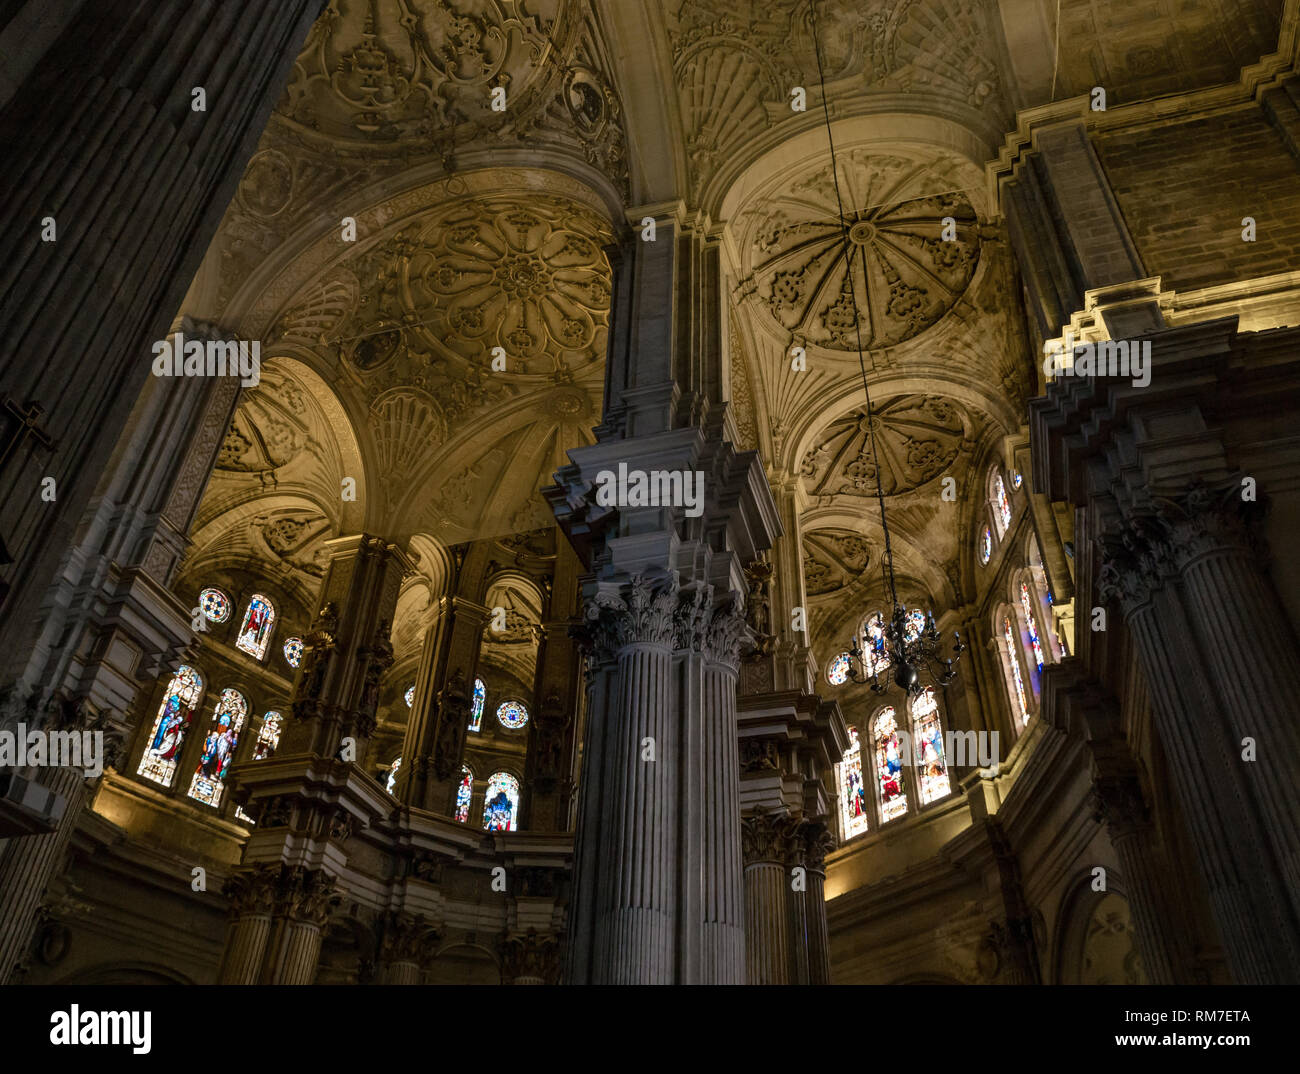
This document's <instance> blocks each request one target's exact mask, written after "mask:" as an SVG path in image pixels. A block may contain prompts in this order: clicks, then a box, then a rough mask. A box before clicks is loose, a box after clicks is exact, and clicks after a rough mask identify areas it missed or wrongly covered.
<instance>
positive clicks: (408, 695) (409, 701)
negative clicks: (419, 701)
mask: <svg viewBox="0 0 1300 1074" xmlns="http://www.w3.org/2000/svg"><path fill="white" fill-rule="evenodd" d="M402 700H403V701H405V702H406V707H407V708H408V709H409V708H410V707H411V706H413V705H414V704H415V683H411V685H410V686H408V687H407V688H406V691H405V693H403V694H402Z"/></svg>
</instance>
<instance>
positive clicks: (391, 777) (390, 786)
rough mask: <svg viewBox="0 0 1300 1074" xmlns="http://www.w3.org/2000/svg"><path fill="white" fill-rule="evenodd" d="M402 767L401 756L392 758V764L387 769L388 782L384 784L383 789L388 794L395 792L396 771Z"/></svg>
mask: <svg viewBox="0 0 1300 1074" xmlns="http://www.w3.org/2000/svg"><path fill="white" fill-rule="evenodd" d="M401 769H402V758H401V757H395V758H393V766H392V768H390V769H389V770H388V782H387V783H385V784H384V789H385V790H386V791H388V793H389V794H396V793H397V773H398V772H400V771H401Z"/></svg>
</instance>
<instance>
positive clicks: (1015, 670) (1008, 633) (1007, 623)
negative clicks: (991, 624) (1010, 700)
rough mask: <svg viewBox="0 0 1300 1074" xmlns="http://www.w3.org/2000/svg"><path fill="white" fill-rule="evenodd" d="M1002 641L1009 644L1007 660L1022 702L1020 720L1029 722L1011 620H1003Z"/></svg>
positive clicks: (1018, 698)
mask: <svg viewBox="0 0 1300 1074" xmlns="http://www.w3.org/2000/svg"><path fill="white" fill-rule="evenodd" d="M1002 639H1003V640H1004V641H1005V642H1006V643H1007V660H1008V661H1009V662H1010V664H1011V681H1012V683H1013V684H1014V685H1015V688H1016V700H1018V701H1019V702H1020V718H1021V719H1022V720H1023V721H1024V722H1025V723H1028V722H1029V706H1028V705H1027V704H1026V703H1025V683H1024V680H1023V679H1021V677H1020V661H1019V660H1017V659H1016V634H1015V631H1014V630H1012V629H1011V620H1010V618H1006V619H1003V620H1002Z"/></svg>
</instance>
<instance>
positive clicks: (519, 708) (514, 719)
mask: <svg viewBox="0 0 1300 1074" xmlns="http://www.w3.org/2000/svg"><path fill="white" fill-rule="evenodd" d="M497 719H498V720H500V721H501V726H502V727H506V728H509V729H510V730H511V731H518V730H519V728H521V727H523V726H524V724H526V723H527V722H528V710H527V709H526V708H524V707H523V705H521V704H519V702H518V701H503V702H502V703H501V705H500V706H499V707H498V708H497Z"/></svg>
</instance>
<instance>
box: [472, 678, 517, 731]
mask: <svg viewBox="0 0 1300 1074" xmlns="http://www.w3.org/2000/svg"><path fill="white" fill-rule="evenodd" d="M486 701H487V686H486V685H485V684H484V682H483V680H482V679H475V680H474V703H473V705H471V706H470V710H469V729H470V730H471V731H478V730H480V729H481V728H482V727H483V704H484V702H486ZM524 719H525V720H527V716H526V715H525V717H524Z"/></svg>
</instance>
